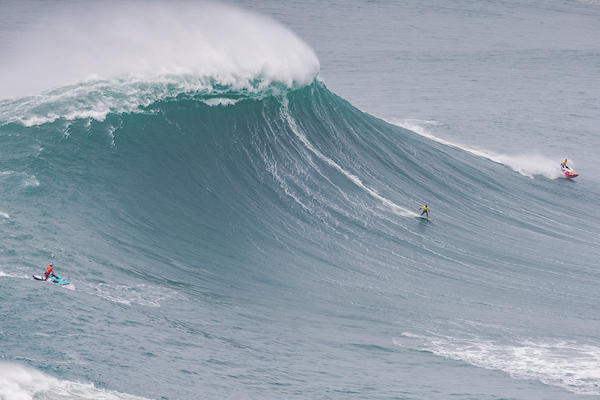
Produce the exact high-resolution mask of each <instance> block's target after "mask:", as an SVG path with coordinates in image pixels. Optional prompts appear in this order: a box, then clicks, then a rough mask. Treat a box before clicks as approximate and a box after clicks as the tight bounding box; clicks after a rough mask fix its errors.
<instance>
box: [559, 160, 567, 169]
mask: <svg viewBox="0 0 600 400" xmlns="http://www.w3.org/2000/svg"><path fill="white" fill-rule="evenodd" d="M560 166H561V167H562V169H569V167H567V159H566V158H565V161H563V162H561V163H560Z"/></svg>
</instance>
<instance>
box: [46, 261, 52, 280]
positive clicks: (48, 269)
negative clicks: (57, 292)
mask: <svg viewBox="0 0 600 400" xmlns="http://www.w3.org/2000/svg"><path fill="white" fill-rule="evenodd" d="M53 270H54V264H53V263H50V265H48V268H46V272H45V273H44V280H45V281H47V280H48V277H49V276H50V274H52V271H53ZM52 275H54V274H52Z"/></svg>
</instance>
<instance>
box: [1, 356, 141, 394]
mask: <svg viewBox="0 0 600 400" xmlns="http://www.w3.org/2000/svg"><path fill="white" fill-rule="evenodd" d="M0 399H10V400H13V399H14V400H32V399H48V400H58V399H106V400H144V398H143V397H137V396H132V395H129V394H124V393H118V392H114V391H107V390H104V389H98V388H96V387H95V386H94V385H92V384H82V383H77V382H70V381H63V380H59V379H56V378H52V377H50V376H47V375H45V374H43V373H41V372H39V371H36V370H34V369H31V368H27V367H23V366H21V365H19V364H15V363H6V362H5V363H0Z"/></svg>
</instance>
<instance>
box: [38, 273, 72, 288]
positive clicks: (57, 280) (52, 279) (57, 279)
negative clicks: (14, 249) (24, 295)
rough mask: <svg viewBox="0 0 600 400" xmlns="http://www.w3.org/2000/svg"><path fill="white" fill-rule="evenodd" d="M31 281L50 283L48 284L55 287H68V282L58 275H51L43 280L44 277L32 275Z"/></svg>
mask: <svg viewBox="0 0 600 400" xmlns="http://www.w3.org/2000/svg"><path fill="white" fill-rule="evenodd" d="M33 279H35V280H37V281H46V282H50V283H54V284H56V285H61V286H64V285H68V284H69V282H68V281H67V280H66V279H65V278H63V277H62V276H60V275H56V274H51V275H50V276H49V277H48V279H45V278H44V276H38V275H33Z"/></svg>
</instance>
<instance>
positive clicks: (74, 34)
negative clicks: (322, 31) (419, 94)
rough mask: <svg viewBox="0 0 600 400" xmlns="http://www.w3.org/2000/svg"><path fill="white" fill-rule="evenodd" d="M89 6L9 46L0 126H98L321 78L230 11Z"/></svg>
mask: <svg viewBox="0 0 600 400" xmlns="http://www.w3.org/2000/svg"><path fill="white" fill-rule="evenodd" d="M86 7H87V8H77V7H74V9H72V10H62V11H57V14H58V15H51V16H48V17H47V19H46V20H44V21H40V22H39V24H38V28H37V29H36V30H34V31H32V32H30V33H29V34H26V35H23V37H22V38H21V39H20V42H19V43H14V44H13V47H14V48H16V49H18V50H17V51H15V52H13V53H11V54H10V55H7V57H5V59H4V60H3V62H2V63H1V65H0V75H1V76H4V77H8V78H9V79H5V80H4V82H3V84H2V86H1V87H0V99H5V100H4V101H2V102H0V121H3V122H13V121H20V122H22V123H24V124H25V125H39V124H42V123H46V122H52V121H54V120H56V119H59V118H65V119H69V120H72V119H76V118H93V119H97V120H102V119H104V118H105V117H106V115H107V114H108V113H109V112H117V113H119V112H132V111H135V110H136V108H138V107H139V106H146V105H148V104H151V103H153V102H156V101H159V100H162V99H165V98H174V97H176V96H178V95H180V94H192V95H193V94H195V93H208V94H213V93H217V94H218V93H229V92H236V94H237V95H252V94H256V93H263V92H269V91H272V90H274V87H283V88H295V87H301V86H304V85H307V84H310V83H311V82H312V81H313V80H314V78H315V77H316V76H317V74H318V72H319V60H318V58H317V56H316V55H315V53H314V52H313V50H312V49H311V48H310V47H309V46H308V45H307V44H306V43H305V42H303V41H302V40H301V39H299V38H298V37H297V36H296V35H295V34H293V33H292V32H291V31H289V30H288V29H287V28H285V27H283V26H282V25H280V24H279V23H277V22H275V21H273V20H271V19H268V18H266V17H263V16H259V15H256V14H254V13H251V12H249V11H246V10H242V9H238V8H234V7H232V6H226V5H223V4H215V3H192V2H181V3H177V6H174V5H173V4H169V5H168V6H167V5H166V4H163V3H161V2H144V4H143V6H142V7H140V4H137V3H135V2H134V3H127V4H120V3H117V2H114V3H108V4H103V5H102V7H90V6H89V5H88V6H86ZM40 60H44V62H40ZM32 95H35V96H32ZM24 96H30V97H25V98H22V97H24ZM9 98H16V99H12V100H6V99H9ZM209 103H210V104H217V105H227V104H231V100H222V101H219V100H214V99H212V100H210V101H209ZM50 106H51V107H50Z"/></svg>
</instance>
